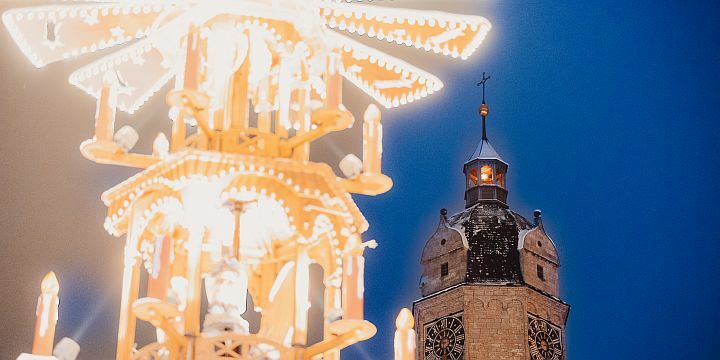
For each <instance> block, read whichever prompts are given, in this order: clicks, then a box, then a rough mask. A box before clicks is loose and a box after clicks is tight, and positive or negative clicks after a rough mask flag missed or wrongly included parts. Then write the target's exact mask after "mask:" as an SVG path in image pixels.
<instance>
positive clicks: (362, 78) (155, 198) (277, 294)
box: [3, 0, 492, 360]
mask: <svg viewBox="0 0 720 360" xmlns="http://www.w3.org/2000/svg"><path fill="white" fill-rule="evenodd" d="M3 22H4V23H5V25H6V27H7V28H8V30H9V32H10V34H11V36H12V38H13V39H14V40H15V42H16V43H17V44H18V46H19V47H20V49H21V50H22V52H23V53H24V54H25V55H26V56H27V57H28V59H30V61H31V62H32V63H33V64H34V65H35V66H37V67H43V66H45V65H47V64H50V63H53V62H56V61H60V60H64V59H71V58H74V57H77V56H79V55H82V54H86V53H92V52H96V51H101V50H104V49H108V48H110V47H115V46H118V45H124V46H123V47H120V48H118V50H116V51H114V52H112V53H110V54H108V55H106V56H105V57H102V58H99V59H98V60H95V61H94V62H92V63H90V64H87V65H85V66H83V67H81V68H80V69H78V70H76V71H75V72H73V73H72V74H71V75H70V83H71V84H73V85H75V86H77V87H78V88H80V89H82V90H83V91H85V92H86V93H88V94H90V95H92V96H93V97H95V98H96V99H97V111H96V114H95V131H94V133H93V136H92V137H91V138H90V139H88V140H86V141H84V142H83V143H82V144H81V145H80V151H81V152H82V154H83V155H84V156H85V157H86V158H88V159H90V160H92V161H95V162H98V163H103V164H115V165H122V166H131V167H135V168H139V169H141V170H140V172H139V173H137V174H135V175H134V176H132V177H130V178H129V179H127V180H125V181H123V182H122V183H120V184H118V185H117V186H115V187H113V188H111V189H110V190H108V191H106V192H105V193H103V194H102V200H103V202H104V203H105V205H106V206H107V207H108V213H107V217H106V219H105V228H106V230H107V231H108V232H109V233H110V234H112V235H115V236H121V235H123V234H125V235H126V236H127V239H126V243H125V244H126V245H125V262H124V269H123V282H122V283H123V288H122V299H121V302H120V303H121V309H120V323H119V326H118V344H117V359H118V360H129V359H138V360H140V359H150V358H203V359H225V358H239V359H250V358H253V359H254V358H263V359H266V358H267V359H283V360H284V359H306V360H311V359H318V358H323V359H327V360H338V359H339V353H340V350H341V349H343V348H345V347H348V346H351V345H352V344H355V343H357V342H359V341H363V340H366V339H368V338H370V337H372V336H373V335H374V334H375V332H376V328H375V326H374V325H373V324H371V323H369V322H368V321H366V320H364V313H363V306H364V299H365V295H364V291H365V288H364V271H365V261H364V260H365V258H364V251H365V249H366V248H374V246H375V245H376V243H375V242H374V241H368V242H363V241H362V233H363V232H365V231H366V230H367V228H368V224H367V221H366V220H365V218H364V217H363V215H362V213H360V211H359V209H358V207H357V206H356V205H355V203H354V201H353V199H352V197H351V195H350V194H351V193H355V194H364V195H377V194H381V193H384V192H386V191H388V190H389V189H390V188H391V187H392V180H391V179H390V178H389V177H387V176H385V175H384V174H382V165H381V164H382V152H383V147H382V140H383V124H382V122H381V119H382V116H381V112H380V109H379V108H378V107H377V106H375V105H370V106H368V108H367V111H366V112H365V113H364V116H363V125H362V126H363V131H362V132H363V135H362V136H363V152H362V157H363V159H362V160H360V159H358V158H357V156H355V155H354V154H349V155H348V156H349V159H351V160H352V161H350V162H349V165H348V164H345V165H348V166H349V169H348V166H342V168H346V169H345V170H349V171H347V172H346V173H348V174H350V175H347V174H346V177H345V178H343V177H339V176H338V175H336V174H335V173H334V172H333V170H332V168H333V166H334V165H336V164H325V163H318V162H312V161H310V159H311V156H310V144H311V143H313V142H314V141H316V140H318V139H320V138H322V137H324V136H326V135H329V134H331V133H334V132H338V131H343V130H346V129H348V128H350V127H352V126H353V125H354V123H355V116H354V115H353V114H351V113H350V112H349V111H347V109H346V108H345V106H344V105H343V102H342V85H343V81H342V79H343V77H344V78H345V79H347V80H349V82H350V83H352V84H354V85H355V86H357V87H359V88H360V89H361V90H363V91H364V92H365V93H367V94H368V95H370V96H371V97H372V98H373V99H374V100H375V101H377V102H378V103H379V104H380V105H382V106H384V107H387V108H390V107H398V106H401V105H405V104H408V103H412V102H414V101H417V100H420V99H422V98H424V97H426V96H428V95H430V94H433V93H434V92H436V91H438V90H440V89H441V88H442V87H443V84H442V82H441V81H440V80H439V79H438V78H437V77H435V76H434V75H432V74H430V73H428V72H426V71H424V70H421V69H418V68H416V67H414V66H413V65H411V64H409V63H407V62H405V61H403V60H400V59H397V58H395V57H393V56H391V55H389V54H387V53H384V52H382V51H380V50H378V49H375V48H374V47H371V46H368V45H366V44H365V43H361V42H359V41H358V40H357V38H358V37H359V36H367V37H370V38H374V39H377V40H385V41H388V42H392V43H396V44H398V45H404V46H408V47H414V48H418V49H424V50H426V51H429V52H434V53H438V54H442V55H446V56H451V57H458V58H461V59H465V58H467V57H468V56H469V55H470V54H472V53H473V52H474V51H475V50H476V49H477V47H478V46H479V44H480V43H481V42H482V40H483V38H484V37H485V35H486V34H487V32H488V31H489V30H490V27H491V26H490V23H489V22H488V21H487V20H485V19H484V18H482V17H479V16H466V15H456V14H447V13H442V12H437V11H418V10H408V9H397V8H385V7H381V6H372V5H367V4H353V3H350V2H344V1H331V0H218V1H196V0H129V1H97V2H89V1H81V0H77V1H66V2H64V3H62V4H54V5H49V6H41V7H28V8H19V9H13V10H10V11H7V12H6V13H4V14H3ZM172 79H174V81H175V86H174V89H173V90H172V91H170V93H169V94H167V96H166V101H167V103H168V105H169V107H170V109H169V111H168V116H169V117H170V119H171V120H172V128H171V129H168V130H169V136H167V135H165V134H164V133H160V134H152V136H153V137H154V141H153V151H152V153H150V154H140V153H133V152H131V150H132V148H133V146H134V145H135V143H136V142H137V140H138V137H139V134H138V133H137V132H136V131H135V130H134V129H132V128H131V127H129V126H125V127H123V128H121V129H120V130H119V131H117V132H116V130H115V116H116V111H117V110H121V111H125V112H128V113H133V112H135V111H137V110H138V109H139V108H140V107H141V106H142V105H143V104H144V103H145V102H146V101H148V100H149V99H150V98H151V97H152V96H153V94H154V93H155V92H157V91H158V90H159V89H160V88H162V87H163V86H164V85H165V84H166V83H167V82H168V81H170V80H172ZM251 112H254V113H255V114H254V115H253V116H251ZM350 155H352V156H350ZM346 158H348V157H347V156H346ZM345 170H343V172H345ZM350 170H351V171H350ZM473 171H474V172H471V174H470V178H471V181H473V182H474V184H475V185H477V182H478V174H477V170H473ZM481 179H482V182H483V183H485V182H486V181H488V179H489V181H490V182H492V171H490V172H489V175H488V174H486V172H485V167H483V169H482V170H481ZM240 204H242V206H241V205H240ZM311 264H316V265H318V266H319V267H320V268H322V276H323V279H322V280H323V284H324V285H325V294H323V298H324V299H326V300H325V302H324V308H323V309H322V311H323V316H322V320H321V321H322V322H323V324H310V321H311V320H312V319H311V318H310V317H309V315H308V310H309V308H310V306H311V305H312V306H315V304H314V303H313V304H311V303H310V295H311V294H310V283H311V281H310V266H311ZM143 269H144V270H146V271H148V273H149V275H150V282H149V290H148V291H147V292H141V291H140V289H139V286H140V278H141V277H140V272H141V271H142V270H143ZM203 281H205V284H206V287H205V288H206V290H205V294H202V292H203V286H202V282H203ZM58 289H59V287H58V285H57V280H56V279H55V278H54V275H51V274H48V277H47V281H43V295H42V296H41V300H40V303H39V308H41V310H42V312H41V313H39V314H38V315H39V320H38V321H39V323H38V324H39V325H38V329H40V330H39V331H40V333H39V334H40V335H39V336H40V338H41V340H40V342H39V343H41V344H42V347H43V349H44V350H43V351H46V350H47V347H48V345H47V344H48V343H49V344H50V349H51V347H52V338H51V336H50V335H49V334H50V333H51V332H52V331H54V322H53V321H52V319H56V316H57V311H56V307H57V296H56V295H57V291H58ZM247 294H250V295H251V296H252V299H253V301H254V305H255V310H257V311H259V312H261V315H262V322H261V323H260V326H259V330H258V332H257V333H256V334H250V333H248V326H247V321H246V320H245V319H244V318H243V317H242V316H243V313H244V312H245V310H246V302H245V301H246V298H247ZM203 295H206V296H207V298H208V303H209V306H208V308H209V311H208V314H201V313H200V309H201V303H202V301H201V299H202V297H203ZM46 298H47V299H46ZM40 305H42V306H40ZM52 309H55V312H54V313H53V312H52ZM203 315H204V322H203V321H202V318H203ZM42 319H45V320H42ZM138 319H139V320H142V321H147V322H149V323H150V324H151V325H152V326H154V327H156V329H157V330H158V332H157V333H158V334H159V335H158V341H157V342H155V343H151V344H146V345H145V346H142V347H141V348H140V349H139V350H137V351H135V350H133V346H134V343H135V328H136V321H137V320H138ZM319 325H322V326H323V328H324V329H325V331H324V334H323V338H322V339H321V341H320V342H318V343H316V344H313V345H309V346H308V337H307V334H308V329H309V328H310V327H311V326H319ZM396 325H397V327H398V331H397V332H396V335H395V347H396V359H398V360H400V359H402V360H413V359H414V357H415V335H414V331H413V330H412V326H413V319H412V314H410V312H409V311H408V310H407V309H404V310H403V311H402V312H401V313H400V315H399V317H398V319H397V322H396ZM50 330H52V331H50ZM53 334H54V333H53ZM36 336H38V335H36ZM48 338H50V340H48ZM48 341H49V342H48ZM398 354H399V355H398ZM248 356H249V357H248Z"/></svg>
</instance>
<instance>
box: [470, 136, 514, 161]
mask: <svg viewBox="0 0 720 360" xmlns="http://www.w3.org/2000/svg"><path fill="white" fill-rule="evenodd" d="M475 159H481V160H499V161H502V162H505V160H503V159H502V158H501V157H500V155H499V154H498V153H497V151H495V148H493V147H492V145H490V142H489V141H488V140H487V139H483V140H482V141H480V143H479V144H478V146H477V148H476V149H475V152H473V154H472V156H471V157H470V160H468V161H466V162H465V163H466V164H467V163H469V162H470V161H473V160H475ZM506 164H507V163H506Z"/></svg>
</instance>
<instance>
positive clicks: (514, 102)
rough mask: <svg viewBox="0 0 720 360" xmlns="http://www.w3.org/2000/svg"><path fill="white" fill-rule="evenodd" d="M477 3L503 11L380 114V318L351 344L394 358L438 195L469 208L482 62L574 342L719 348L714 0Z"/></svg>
mask: <svg viewBox="0 0 720 360" xmlns="http://www.w3.org/2000/svg"><path fill="white" fill-rule="evenodd" d="M481 3H482V4H483V5H482V6H481V5H477V8H476V10H472V9H471V10H470V11H473V12H474V13H476V14H480V15H483V16H486V17H488V18H489V19H490V20H491V21H492V22H493V25H494V27H493V31H492V33H491V35H490V36H489V38H488V39H487V41H486V43H485V44H484V45H483V47H482V48H481V52H482V54H479V56H477V57H474V58H472V59H471V60H470V61H469V62H464V63H460V62H446V63H444V64H443V65H442V66H434V67H433V68H432V70H433V71H434V72H435V73H436V74H438V75H439V76H440V77H441V79H443V81H444V83H445V84H446V88H445V89H443V91H441V92H440V93H439V94H437V95H435V96H434V97H432V98H430V99H427V100H423V101H422V102H419V103H417V104H415V106H414V107H412V108H411V109H401V110H398V111H392V112H390V113H388V114H386V116H385V120H386V122H385V124H386V125H385V131H386V132H385V134H386V144H385V154H386V155H385V159H384V161H385V162H384V167H385V169H386V171H387V172H388V174H389V175H390V176H391V177H392V178H393V179H394V181H395V187H394V188H393V190H392V191H391V192H390V193H388V194H385V195H382V196H380V197H379V198H372V199H368V198H361V199H359V201H358V202H359V205H360V206H361V208H362V209H363V210H364V212H365V214H366V216H367V217H368V220H369V221H370V224H372V225H371V229H370V231H369V233H368V236H369V237H368V238H376V239H377V240H378V241H379V242H380V247H379V248H378V249H376V250H374V251H371V252H369V253H368V254H367V262H368V265H367V269H368V270H367V271H368V274H367V279H368V280H367V281H368V283H367V317H368V318H369V319H370V320H371V321H373V322H374V323H376V324H380V325H379V333H378V335H376V337H375V338H374V339H372V340H370V341H369V342H367V343H365V344H363V345H359V349H356V350H355V349H353V350H349V351H346V352H345V354H346V358H347V359H390V358H391V357H392V354H391V352H390V350H391V344H392V331H393V328H392V324H393V322H392V320H393V319H394V316H395V315H396V313H397V311H398V310H399V309H400V308H401V307H402V306H410V305H411V302H412V300H415V299H417V298H418V297H419V294H418V291H417V284H418V279H419V272H420V268H419V263H418V262H419V258H420V252H421V249H422V246H423V244H424V242H425V240H426V239H427V238H428V236H429V235H431V233H432V231H433V230H434V228H435V226H436V224H437V218H438V210H439V209H440V208H441V207H447V208H448V209H449V210H450V212H451V213H452V212H456V211H459V210H461V209H462V207H463V190H464V189H463V186H464V185H463V175H462V163H463V162H464V161H465V160H467V157H469V156H470V155H471V153H472V150H473V149H474V146H475V145H476V143H477V142H478V141H479V140H480V131H479V129H480V126H479V119H478V117H477V116H476V108H477V104H478V101H479V100H478V97H477V96H476V95H475V91H476V88H475V83H476V82H477V78H479V77H480V73H481V72H482V71H489V72H491V74H492V79H491V80H490V82H489V85H488V93H489V95H488V101H489V103H490V111H491V115H490V118H489V136H490V140H491V142H492V143H493V145H494V146H495V148H496V149H497V150H498V151H499V152H500V154H501V155H502V156H503V157H504V158H505V159H506V160H507V161H508V162H509V163H510V174H509V185H508V186H509V191H510V203H511V207H512V208H513V209H515V210H516V211H519V212H521V213H523V214H525V215H526V216H527V217H530V216H531V213H532V210H533V209H534V208H541V209H542V210H543V213H544V217H545V223H546V227H547V229H549V232H550V234H551V236H552V237H553V239H554V240H555V242H556V244H557V245H558V247H559V251H560V256H561V262H562V268H561V273H560V276H561V278H560V280H561V289H562V294H563V298H564V299H565V300H566V301H567V302H569V303H570V304H571V305H572V308H571V311H570V317H569V321H568V324H567V334H566V336H567V347H568V356H569V358H570V359H583V360H591V359H656V360H657V359H710V358H717V356H718V355H717V353H716V351H712V352H711V348H712V347H713V346H712V344H717V338H716V336H715V333H716V331H715V327H716V326H715V325H716V324H717V323H718V322H719V321H720V313H718V311H717V305H718V304H720V285H719V284H720V265H719V264H720V262H719V261H718V255H719V254H720V238H718V235H717V227H718V226H717V224H718V223H719V221H718V220H719V219H718V217H719V216H720V211H718V209H720V204H718V195H719V194H720V192H719V191H718V187H719V186H720V185H718V184H720V182H718V180H717V179H718V177H719V176H720V162H719V161H718V154H719V153H720V151H719V150H720V147H719V146H718V140H720V128H719V127H718V120H719V119H718V106H719V105H720V95H719V93H718V86H717V84H718V82H719V81H720V69H719V67H718V64H720V49H719V47H718V44H720V31H718V30H720V29H718V25H717V23H718V21H719V20H720V7H719V6H718V3H717V2H713V1H704V2H701V1H682V2H680V1H631V2H628V1H602V2H599V1H597V2H590V1H563V2H560V1H548V0H545V1H519V0H513V1H495V2H481ZM366 354H372V355H371V356H366Z"/></svg>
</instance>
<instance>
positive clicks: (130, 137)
mask: <svg viewBox="0 0 720 360" xmlns="http://www.w3.org/2000/svg"><path fill="white" fill-rule="evenodd" d="M113 139H114V140H115V142H116V143H117V144H118V145H120V146H121V147H122V148H123V150H125V152H128V151H130V150H131V149H132V148H134V147H135V144H137V142H138V139H140V135H138V132H137V130H135V129H133V127H132V126H128V125H125V126H123V127H121V128H120V130H118V131H117V132H116V133H115V137H114V138H113Z"/></svg>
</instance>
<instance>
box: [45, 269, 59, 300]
mask: <svg viewBox="0 0 720 360" xmlns="http://www.w3.org/2000/svg"><path fill="white" fill-rule="evenodd" d="M40 291H41V292H42V293H43V294H46V295H57V294H58V292H60V284H59V283H58V279H57V277H56V276H55V273H54V272H52V271H51V272H49V273H47V274H46V275H45V277H44V278H43V280H42V284H41V285H40Z"/></svg>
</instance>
